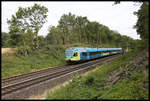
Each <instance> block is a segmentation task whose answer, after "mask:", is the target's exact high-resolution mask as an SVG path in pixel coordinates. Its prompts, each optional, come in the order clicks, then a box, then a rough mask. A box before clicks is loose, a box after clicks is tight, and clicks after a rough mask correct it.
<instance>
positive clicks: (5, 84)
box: [2, 54, 120, 96]
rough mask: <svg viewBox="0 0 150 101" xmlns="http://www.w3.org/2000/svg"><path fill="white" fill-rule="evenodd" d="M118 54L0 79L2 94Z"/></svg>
mask: <svg viewBox="0 0 150 101" xmlns="http://www.w3.org/2000/svg"><path fill="white" fill-rule="evenodd" d="M119 55H120V54H117V55H113V56H109V57H104V58H100V59H97V60H93V61H88V62H85V63H82V64H77V65H69V66H59V67H55V68H48V69H44V70H41V71H37V72H32V73H28V74H23V75H18V76H14V77H10V78H6V79H3V80H2V96H4V95H7V94H11V93H12V92H16V91H18V90H21V89H23V88H26V87H29V86H33V85H36V84H38V83H41V82H44V81H46V80H50V79H54V78H58V77H60V76H63V75H66V74H68V73H73V72H77V71H80V70H83V69H87V68H88V69H89V68H91V67H90V66H93V65H101V64H104V63H105V62H107V61H110V60H112V59H113V58H115V57H118V56H119Z"/></svg>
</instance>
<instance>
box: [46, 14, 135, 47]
mask: <svg viewBox="0 0 150 101" xmlns="http://www.w3.org/2000/svg"><path fill="white" fill-rule="evenodd" d="M46 39H47V40H48V41H47V42H48V44H63V45H68V44H72V43H83V44H86V43H87V44H92V45H93V47H106V46H104V45H106V44H109V45H110V46H109V47H122V48H127V47H131V46H132V44H134V43H135V41H134V40H133V39H132V38H130V37H128V36H125V35H120V33H118V32H117V31H113V30H110V29H109V28H108V27H107V26H105V25H102V24H100V23H98V22H96V21H89V20H88V19H87V17H82V16H75V15H74V14H71V13H69V14H64V15H62V16H61V18H60V20H59V24H58V26H51V27H50V28H49V32H48V35H47V36H46Z"/></svg>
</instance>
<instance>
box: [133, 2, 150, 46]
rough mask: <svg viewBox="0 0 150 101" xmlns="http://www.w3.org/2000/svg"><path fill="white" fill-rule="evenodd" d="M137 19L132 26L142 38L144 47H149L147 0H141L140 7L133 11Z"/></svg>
mask: <svg viewBox="0 0 150 101" xmlns="http://www.w3.org/2000/svg"><path fill="white" fill-rule="evenodd" d="M134 14H135V15H137V17H138V20H137V23H136V25H135V26H134V28H136V31H137V33H138V34H139V35H140V38H141V39H142V41H141V42H142V44H143V46H144V47H145V48H148V47H149V2H143V3H142V5H141V7H140V9H139V10H138V11H137V12H134Z"/></svg>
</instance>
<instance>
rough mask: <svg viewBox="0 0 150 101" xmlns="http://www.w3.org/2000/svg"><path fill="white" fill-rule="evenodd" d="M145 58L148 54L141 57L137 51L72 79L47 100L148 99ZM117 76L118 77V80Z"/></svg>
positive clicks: (50, 94)
mask: <svg viewBox="0 0 150 101" xmlns="http://www.w3.org/2000/svg"><path fill="white" fill-rule="evenodd" d="M146 58H147V56H146V52H145V51H143V52H141V53H138V55H137V53H135V52H130V53H128V54H126V55H123V56H121V57H119V58H118V59H116V60H114V61H112V62H110V63H107V64H105V65H103V66H101V67H100V68H98V69H97V70H96V71H94V72H90V73H89V74H88V75H86V76H81V75H75V76H73V79H72V81H70V82H69V83H68V84H67V85H65V86H61V87H60V89H56V90H55V91H49V92H48V94H47V96H46V98H47V99H53V100H54V99H63V100H64V99H66V100H68V99H72V100H77V99H79V100H81V99H90V100H110V99H113V100H125V99H127V100H135V99H136V100H139V99H140V100H142V99H148V93H149V91H148V82H149V80H148V61H147V59H146ZM145 60H146V61H147V62H146V61H145ZM142 64H144V65H142ZM117 77H119V79H118V80H117V79H116V78H117ZM113 81H115V83H114V82H113Z"/></svg>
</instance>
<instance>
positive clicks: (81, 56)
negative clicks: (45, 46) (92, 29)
mask: <svg viewBox="0 0 150 101" xmlns="http://www.w3.org/2000/svg"><path fill="white" fill-rule="evenodd" d="M121 52H122V48H84V47H70V48H68V49H66V51H65V54H66V58H65V60H66V62H68V63H71V62H78V61H85V60H90V59H95V58H99V57H103V56H108V55H113V54H118V53H121Z"/></svg>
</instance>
